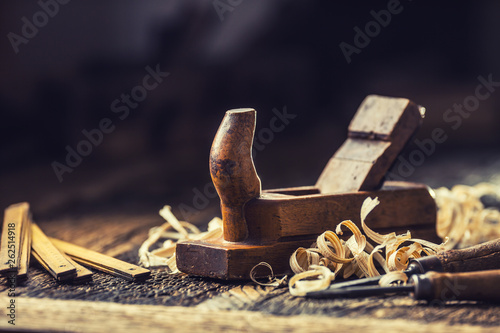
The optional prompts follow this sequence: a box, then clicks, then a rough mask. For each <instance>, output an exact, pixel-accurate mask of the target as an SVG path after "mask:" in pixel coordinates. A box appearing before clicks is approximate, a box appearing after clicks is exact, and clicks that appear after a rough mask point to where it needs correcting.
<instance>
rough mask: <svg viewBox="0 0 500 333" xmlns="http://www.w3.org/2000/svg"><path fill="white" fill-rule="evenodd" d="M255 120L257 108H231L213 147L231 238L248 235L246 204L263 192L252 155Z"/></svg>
mask: <svg viewBox="0 0 500 333" xmlns="http://www.w3.org/2000/svg"><path fill="white" fill-rule="evenodd" d="M255 120H256V112H255V110H254V109H235V110H229V111H227V112H226V115H225V116H224V119H223V120H222V123H221V125H220V127H219V130H218V131H217V134H216V135H215V138H214V141H213V144H212V149H211V150H210V175H211V177H212V181H213V183H214V186H215V189H216V190H217V193H218V194H219V197H220V199H221V204H220V207H221V212H222V221H223V223H224V239H225V240H227V241H231V242H238V241H244V240H245V239H246V238H247V236H248V230H247V225H246V221H245V216H244V210H243V207H244V205H245V204H246V203H247V202H248V201H249V200H251V199H253V198H257V197H259V196H260V192H261V184H260V179H259V176H258V175H257V172H256V171H255V166H254V164H253V159H252V144H253V136H254V132H255Z"/></svg>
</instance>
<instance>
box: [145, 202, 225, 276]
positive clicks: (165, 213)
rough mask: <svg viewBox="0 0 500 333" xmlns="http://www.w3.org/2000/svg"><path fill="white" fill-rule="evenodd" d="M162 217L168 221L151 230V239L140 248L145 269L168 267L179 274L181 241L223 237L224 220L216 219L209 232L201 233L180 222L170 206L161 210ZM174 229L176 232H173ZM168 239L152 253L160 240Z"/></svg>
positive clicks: (210, 224) (212, 222)
mask: <svg viewBox="0 0 500 333" xmlns="http://www.w3.org/2000/svg"><path fill="white" fill-rule="evenodd" d="M160 215H161V216H162V217H163V218H164V219H165V220H166V221H167V222H165V223H163V224H162V225H161V226H159V227H154V228H151V229H150V230H149V237H148V239H146V240H145V241H144V243H143V244H142V245H141V247H140V248H139V263H140V264H141V265H143V266H144V267H154V266H167V267H168V268H169V269H170V273H172V274H173V273H179V270H178V269H177V262H176V259H175V247H176V244H177V242H178V241H181V240H201V239H211V238H218V237H221V236H222V220H221V219H220V218H218V217H214V218H213V219H212V220H211V221H210V222H209V223H208V230H207V231H206V232H201V231H200V230H199V229H198V228H197V227H196V226H194V225H193V224H191V223H189V222H185V221H179V220H178V219H177V218H176V217H175V215H174V214H173V213H172V209H171V207H170V206H165V207H163V208H162V209H161V210H160ZM171 229H174V230H175V231H171ZM162 238H167V239H166V240H165V241H164V242H163V245H162V247H160V248H157V249H155V250H152V251H150V248H151V247H152V246H153V245H154V244H156V243H157V242H158V241H159V240H160V239H162Z"/></svg>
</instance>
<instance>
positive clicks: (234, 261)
mask: <svg viewBox="0 0 500 333" xmlns="http://www.w3.org/2000/svg"><path fill="white" fill-rule="evenodd" d="M423 115H424V109H423V108H421V107H419V106H418V105H416V104H415V103H413V102H411V101H409V100H407V99H404V98H389V97H381V96H375V95H371V96H368V97H367V98H365V100H364V101H363V103H362V104H361V106H360V107H359V109H358V111H357V113H356V115H355V117H354V118H353V120H352V122H351V124H350V126H349V131H348V138H347V140H346V141H345V142H344V144H343V145H342V146H341V147H340V148H339V150H338V151H337V152H336V153H335V155H334V156H333V157H332V158H331V159H330V161H329V162H328V164H327V166H326V167H325V169H324V171H323V173H322V174H321V176H320V177H319V179H318V181H317V183H316V185H315V186H303V187H295V188H284V189H275V190H266V191H262V190H261V183H260V179H259V177H258V175H257V172H256V170H255V167H254V164H253V160H252V155H251V148H252V142H253V136H254V132H255V119H256V112H255V110H253V109H236V110H230V111H227V112H226V115H225V117H224V119H223V121H222V123H221V125H220V127H219V130H218V131H217V134H216V136H215V139H214V142H213V144H212V149H211V151H210V174H211V176H212V180H213V182H214V185H215V188H216V189H217V193H218V194H219V197H220V199H221V211H222V219H223V226H224V235H223V238H221V239H214V240H207V241H185V242H180V243H178V244H177V249H176V256H177V267H178V268H179V270H181V271H182V272H185V273H189V274H193V275H200V276H208V277H215V278H220V279H248V278H249V272H250V270H251V269H252V267H254V266H255V265H256V264H258V263H259V262H261V261H266V262H267V263H269V264H270V265H271V266H272V267H273V270H274V272H276V274H284V273H286V272H287V271H289V266H288V258H289V257H290V255H291V254H292V253H293V251H294V250H296V249H297V248H298V247H301V246H306V247H307V246H309V245H311V243H312V242H313V241H314V240H315V238H316V237H317V236H318V235H319V234H320V233H322V232H324V231H325V230H331V229H333V228H334V227H335V226H336V225H337V224H338V223H339V222H341V221H342V220H344V219H352V220H353V221H354V222H355V223H356V224H357V225H358V226H359V225H360V221H359V212H360V208H361V205H362V203H363V201H364V200H365V199H366V197H368V196H371V197H378V198H379V200H380V202H381V204H380V205H379V207H377V208H376V209H375V210H374V211H373V212H372V213H371V214H370V216H369V217H368V219H367V223H368V224H369V225H370V227H372V228H374V229H375V230H378V231H380V232H384V231H388V230H390V231H395V232H404V231H407V230H410V231H412V234H413V235H414V236H416V237H419V236H420V237H425V238H427V239H433V240H435V239H438V238H437V236H436V234H435V221H436V204H435V202H434V199H433V195H432V194H431V192H430V190H429V188H428V187H427V186H425V185H422V184H415V183H409V182H396V181H386V182H383V179H384V176H385V174H386V173H387V171H388V170H389V168H390V167H391V165H392V164H393V162H394V161H395V159H396V157H397V155H398V154H399V152H400V151H401V149H402V148H403V146H404V145H405V144H406V143H407V142H408V141H409V139H410V138H411V137H412V135H413V134H414V133H415V132H416V130H417V129H418V127H419V126H420V123H421V121H422V118H423ZM266 273H267V272H266ZM262 274H264V272H263V273H262ZM258 275H259V273H258Z"/></svg>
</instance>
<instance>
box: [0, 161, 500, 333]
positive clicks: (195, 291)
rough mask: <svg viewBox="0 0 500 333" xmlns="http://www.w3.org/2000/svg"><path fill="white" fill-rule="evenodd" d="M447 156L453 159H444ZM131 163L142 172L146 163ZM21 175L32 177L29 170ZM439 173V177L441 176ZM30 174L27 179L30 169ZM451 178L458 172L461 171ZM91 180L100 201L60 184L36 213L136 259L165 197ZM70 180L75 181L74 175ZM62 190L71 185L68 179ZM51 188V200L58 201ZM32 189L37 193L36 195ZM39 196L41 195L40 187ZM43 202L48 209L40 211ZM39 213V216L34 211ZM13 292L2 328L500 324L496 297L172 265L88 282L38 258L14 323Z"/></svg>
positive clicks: (1, 295)
mask: <svg viewBox="0 0 500 333" xmlns="http://www.w3.org/2000/svg"><path fill="white" fill-rule="evenodd" d="M446 163H451V162H450V161H449V160H447V161H446ZM492 163H493V162H492ZM495 163H496V162H495ZM495 163H493V164H491V163H490V164H484V163H483V166H485V165H486V166H487V165H497V164H498V163H496V164H495ZM425 168H427V171H428V172H426V171H425V169H424V170H422V171H421V175H426V177H430V178H431V179H432V177H433V176H432V175H433V174H434V173H433V172H437V171H436V170H437V167H436V165H434V164H432V163H430V164H429V165H428V166H426V167H425ZM134 170H135V172H136V174H137V173H138V174H139V175H140V174H141V172H140V170H142V169H141V168H140V167H137V168H136V169H134ZM138 170H139V171H138ZM147 170H149V169H146V171H144V173H147V172H148V171H147ZM474 170H475V171H474V172H476V173H479V174H482V175H483V176H484V178H488V177H491V176H492V172H494V171H491V170H490V171H487V170H483V169H482V170H479V171H477V170H476V169H474ZM431 171H432V172H431ZM123 174H124V175H128V174H129V173H127V172H124V173H123ZM470 174H471V173H470ZM21 176H22V175H16V174H14V175H10V178H9V180H8V181H7V180H6V179H2V180H4V184H7V185H6V186H9V182H12V183H15V182H20V181H21V180H20V179H21V178H19V177H21ZM16 177H18V178H16ZM23 177H24V178H22V179H26V175H24V176H23ZM138 177H139V176H138ZM415 177H417V178H418V177H419V175H418V174H416V175H415ZM124 178H125V177H124ZM422 179H423V180H425V181H428V180H429V179H425V177H423V176H421V178H420V179H418V180H422ZM434 179H439V181H440V182H441V183H442V182H443V178H439V177H435V178H434ZM488 179H489V178H488ZM479 180H484V179H479ZM26 181H27V182H30V181H31V180H30V177H28V179H27V180H26ZM40 181H41V182H42V184H41V185H40V186H43V180H42V179H40ZM448 181H450V182H456V179H448ZM475 181H477V177H476V178H475ZM111 183H112V184H121V185H120V187H119V192H120V193H132V192H133V191H132V189H133V188H135V186H136V185H137V184H136V182H135V181H130V180H129V183H127V181H123V182H122V181H120V179H117V180H116V182H111ZM94 184H95V186H96V188H97V189H96V190H95V191H94V192H93V191H91V190H90V189H92V188H93V187H92V186H91V185H88V183H87V185H88V186H87V187H86V192H85V193H86V195H87V196H88V197H90V198H94V196H93V195H92V193H97V194H96V197H97V198H100V200H97V201H96V202H100V204H95V205H85V204H80V205H77V204H75V203H74V202H75V200H76V199H74V198H75V197H78V198H80V199H78V200H76V201H80V202H81V201H82V199H81V196H80V197H79V196H78V195H76V194H74V193H73V194H74V195H73V196H71V195H67V194H66V195H63V194H61V196H60V197H58V198H59V200H60V201H58V202H59V204H58V206H57V207H59V208H58V209H55V208H54V207H55V206H52V209H49V208H47V207H48V206H47V207H45V208H44V207H42V205H37V204H35V205H34V209H33V214H34V217H35V219H36V220H37V222H38V224H39V225H40V227H41V228H42V229H43V230H44V231H45V232H46V233H47V234H48V235H49V236H52V237H56V238H60V239H63V240H67V241H70V242H73V243H75V244H78V245H82V246H85V247H88V248H90V249H93V250H97V251H100V252H102V253H105V254H108V255H112V256H115V257H117V258H119V259H123V260H126V261H129V262H131V263H137V261H138V256H137V250H138V248H139V246H140V244H141V243H142V242H143V241H144V240H145V239H146V237H147V232H148V230H149V228H150V227H152V226H156V225H160V224H161V223H163V221H162V219H161V217H160V216H159V215H158V214H157V211H158V209H159V208H161V206H158V202H154V200H150V198H149V197H146V198H145V199H144V200H143V201H144V202H150V205H148V204H144V205H139V204H138V205H129V204H124V202H123V200H122V199H121V198H122V196H119V197H118V196H117V195H116V192H114V191H104V190H102V188H103V186H104V185H102V181H100V180H99V179H96V180H95V183H94ZM127 184H129V185H130V187H127V186H128V185H127ZM70 185H71V184H70ZM70 185H67V186H70ZM430 185H433V186H434V184H430ZM444 185H446V184H444ZM71 186H72V187H73V188H74V184H73V185H71ZM109 186H111V185H109ZM61 191H65V192H61V193H68V192H67V191H68V189H67V188H66V189H61ZM99 191H100V192H99ZM12 195H14V196H15V194H12ZM153 196H154V193H153V194H151V197H153ZM54 198H55V197H52V199H50V202H54V200H55V199H54ZM68 198H73V199H71V200H73V201H72V202H73V203H70V202H69V201H64V200H70V199H68ZM27 199H28V200H30V201H33V200H36V199H37V198H35V197H33V198H27ZM160 199H162V200H163V198H160ZM170 199H172V200H173V202H172V201H171V202H164V203H170V204H172V205H173V206H174V207H175V204H176V202H175V200H176V199H175V198H170ZM39 200H40V202H42V201H43V196H42V195H40V197H39ZM134 200H135V199H134ZM138 200H139V199H138ZM56 201H57V200H56ZM47 202H48V201H47ZM102 202H105V203H107V204H102ZM177 203H178V202H177ZM47 205H49V203H47ZM61 207H69V208H67V209H63V208H61ZM2 208H4V207H2ZM37 210H38V211H39V212H42V213H41V214H40V213H39V214H38V215H37ZM216 210H217V202H216V201H214V202H213V203H211V205H210V207H208V208H207V209H205V210H203V211H201V212H200V215H199V216H197V217H196V219H198V220H199V221H208V220H209V218H210V217H211V215H213V213H214V211H216ZM40 215H41V218H37V216H40ZM9 299H10V297H7V285H6V281H3V283H2V284H1V285H0V305H1V306H0V314H1V316H0V318H2V319H1V320H0V329H2V330H34V331H57V332H59V331H69V332H95V331H103V332H106V331H120V332H128V331H130V332H133V331H139V330H143V331H148V332H156V331H162V332H164V331H167V330H168V331H174V332H175V331H182V332H184V331H186V332H197V331H209V330H210V331H222V330H227V331H242V332H247V331H248V332H254V331H255V332H257V331H263V332H267V331H269V332H271V331H272V332H278V331H289V332H298V331H307V332H324V331H329V330H334V331H339V330H340V331H345V330H348V329H354V330H355V331H361V330H363V329H368V330H369V331H370V332H379V331H380V332H382V331H384V332H386V331H393V330H398V331H405V332H417V331H418V332H422V331H427V332H437V331H445V330H446V331H456V332H470V331H473V332H474V331H491V332H494V331H496V330H497V329H498V325H500V305H495V304H480V303H475V302H452V303H450V304H447V305H440V306H437V305H436V306H428V305H427V304H426V303H425V302H417V301H414V300H413V299H412V298H410V297H385V298H360V299H345V300H344V299H339V300H306V299H303V298H295V297H293V296H291V295H290V294H289V292H288V289H287V288H277V289H274V288H270V287H268V288H263V287H259V286H255V285H253V284H251V283H250V284H249V283H246V282H243V283H238V282H222V281H217V280H211V279H205V278H198V277H190V276H185V275H169V274H168V273H167V271H166V269H164V268H154V269H152V277H151V278H150V279H149V280H147V281H145V282H144V283H131V282H127V281H124V280H122V279H119V278H115V277H112V276H110V275H106V274H103V273H99V272H97V273H96V274H95V275H94V279H93V281H92V282H90V283H88V284H84V285H71V284H60V283H57V282H56V281H55V280H54V279H53V278H52V277H51V276H50V275H49V274H48V273H46V272H45V271H44V270H43V269H42V268H41V267H40V266H39V265H37V264H33V265H32V268H31V269H30V272H29V279H28V280H27V281H26V282H25V283H24V284H22V285H19V286H18V287H17V288H16V297H15V302H16V321H15V322H16V325H15V326H12V325H10V324H8V318H7V317H6V311H7V309H6V306H7V305H8V304H9Z"/></svg>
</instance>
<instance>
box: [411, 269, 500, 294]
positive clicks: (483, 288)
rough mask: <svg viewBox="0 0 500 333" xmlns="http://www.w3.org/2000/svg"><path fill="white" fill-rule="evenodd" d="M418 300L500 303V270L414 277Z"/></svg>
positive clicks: (435, 273)
mask: <svg viewBox="0 0 500 333" xmlns="http://www.w3.org/2000/svg"><path fill="white" fill-rule="evenodd" d="M412 280H413V283H414V284H415V292H414V296H415V298H416V299H424V300H427V301H436V300H437V301H441V302H447V301H453V300H472V301H487V302H499V301H500V288H498V286H499V285H500V270H498V269H497V270H489V271H478V272H467V273H437V272H428V273H426V274H422V275H413V276H412Z"/></svg>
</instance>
